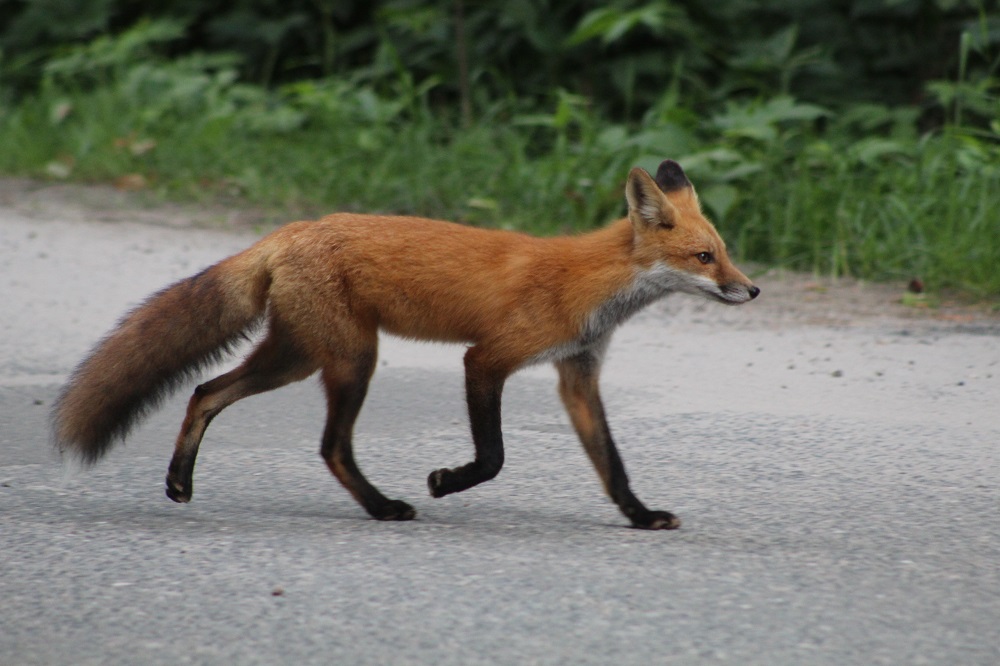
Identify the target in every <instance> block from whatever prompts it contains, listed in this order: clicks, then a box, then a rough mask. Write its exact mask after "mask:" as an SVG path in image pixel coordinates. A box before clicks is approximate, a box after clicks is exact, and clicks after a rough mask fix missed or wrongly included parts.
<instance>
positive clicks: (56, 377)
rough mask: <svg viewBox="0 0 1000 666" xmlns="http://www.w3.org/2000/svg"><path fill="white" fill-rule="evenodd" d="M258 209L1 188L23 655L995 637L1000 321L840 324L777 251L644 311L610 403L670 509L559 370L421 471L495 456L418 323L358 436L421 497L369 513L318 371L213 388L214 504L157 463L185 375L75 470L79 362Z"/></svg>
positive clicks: (625, 658)
mask: <svg viewBox="0 0 1000 666" xmlns="http://www.w3.org/2000/svg"><path fill="white" fill-rule="evenodd" d="M251 240H252V239H251V238H249V237H247V236H240V235H235V234H225V233H221V232H212V231H204V230H202V231H199V230H190V229H186V230H184V229H180V230H179V229H171V228H166V227H156V226H142V225H133V224H124V223H117V222H116V223H108V222H104V223H100V222H97V223H94V222H87V221H83V220H59V219H30V217H29V216H28V215H26V214H24V213H23V212H18V211H13V210H9V209H7V210H3V209H0V301H2V302H3V303H4V304H5V306H4V311H5V314H4V315H3V317H2V324H0V627H2V629H0V664H11V665H15V664H140V663H141V664H170V665H176V664H188V663H195V664H202V663H205V664H236V663H239V664H255V663H259V664H307V663H313V664H352V665H363V664H435V665H446V664H456V665H458V664H463V665H464V664H617V665H626V664H654V663H655V664H668V663H669V664H673V663H677V664H714V663H733V664H921V663H926V664H997V663H1000V629H998V627H1000V518H998V509H1000V460H998V454H997V446H998V440H1000V410H998V409H997V407H996V405H997V402H998V399H1000V336H998V335H997V328H996V327H995V325H993V324H988V325H986V326H973V325H966V326H964V327H963V326H957V325H950V324H947V323H934V322H931V323H926V322H924V323H920V322H913V321H908V320H896V319H893V318H885V317H876V318H870V319H866V320H861V321H856V322H849V323H846V324H844V325H841V326H834V327H831V326H819V325H814V324H812V323H810V322H809V321H804V320H802V318H796V317H794V316H793V317H789V318H782V312H786V311H794V310H795V308H796V307H797V302H796V300H795V299H787V300H786V301H784V302H780V303H777V304H776V303H774V302H773V301H772V303H771V304H770V305H768V304H767V298H768V295H769V285H768V280H767V278H766V277H765V278H763V279H762V280H761V281H760V284H761V286H762V288H763V290H764V296H763V297H762V299H761V302H760V303H755V304H751V305H749V306H746V307H745V308H741V309H729V308H723V307H722V306H715V305H713V304H704V305H702V304H699V303H696V302H694V301H690V300H685V299H683V298H679V299H677V300H675V301H667V302H665V303H663V304H657V305H656V306H654V307H653V308H651V309H650V310H649V311H647V312H645V313H643V314H641V315H640V316H638V317H637V318H636V319H635V320H634V321H633V322H630V323H629V324H628V325H627V326H626V327H624V328H623V329H622V330H621V331H620V332H619V333H618V334H617V335H616V338H615V340H614V342H613V344H612V350H611V353H610V354H609V358H608V363H607V370H606V375H605V379H604V393H605V400H606V403H607V407H608V412H609V414H610V417H611V422H612V428H613V430H614V433H615V435H616V437H617V439H618V441H619V444H620V448H621V451H622V454H623V456H624V458H625V462H626V465H627V467H628V469H629V471H630V473H631V476H632V479H633V485H634V488H635V490H636V492H637V494H638V495H639V496H640V497H642V498H644V499H645V501H646V502H647V503H648V504H650V505H651V506H652V507H654V508H664V509H670V510H672V511H674V512H676V513H678V514H679V515H680V516H681V517H682V518H683V520H684V527H683V528H682V529H681V530H679V531H676V532H643V531H637V530H633V529H629V528H627V527H626V526H625V525H626V521H625V520H624V519H623V518H622V517H621V516H620V515H618V513H617V510H616V509H615V508H614V506H613V505H612V504H611V503H610V502H609V501H607V500H606V499H605V498H604V497H603V496H602V494H601V492H600V488H599V484H598V482H597V479H596V475H595V474H594V473H593V471H592V470H591V469H590V468H589V466H588V463H587V462H586V460H585V458H584V455H583V453H582V452H581V451H580V450H579V446H578V444H577V443H576V441H575V439H574V438H573V436H572V434H571V432H570V429H569V426H568V422H567V419H566V418H565V417H564V416H563V414H562V413H561V411H560V407H559V405H558V401H557V398H556V396H555V391H554V386H555V374H554V372H553V371H552V370H551V369H549V368H544V367H543V368H536V369H532V370H530V371H527V372H525V373H523V374H521V375H518V376H516V377H515V378H514V379H513V380H512V381H511V382H510V383H509V385H508V388H507V392H506V394H505V404H504V422H505V433H506V437H507V443H508V449H507V450H508V455H507V460H508V462H507V465H506V467H505V469H504V471H503V472H502V474H501V475H500V476H499V477H498V478H497V479H496V480H495V481H493V482H490V483H488V484H485V485H483V486H480V487H479V488H476V489H473V490H471V491H469V492H466V493H462V494H458V495H454V496H450V497H448V498H445V499H442V500H434V499H432V498H430V497H429V496H428V495H427V493H426V490H425V485H424V483H425V481H424V479H425V478H426V475H427V473H428V472H429V471H430V470H432V469H435V468H437V467H440V466H442V465H455V464H460V463H463V462H465V461H466V460H467V459H468V458H469V457H470V455H471V445H470V443H469V441H468V435H467V426H466V424H465V416H464V413H463V408H464V406H463V400H462V393H461V391H462V377H461V374H460V368H461V361H460V359H461V353H462V350H461V349H460V348H454V347H452V348H449V347H443V346H434V345H420V344H411V343H404V342H400V341H397V340H386V341H385V342H384V344H383V347H382V350H381V357H380V363H379V365H380V367H379V371H378V373H377V375H376V379H375V381H374V383H373V386H372V389H371V393H370V398H369V400H368V403H367V404H366V407H365V410H364V412H363V414H362V419H361V421H360V422H359V425H358V430H357V436H356V446H357V449H358V455H359V460H360V463H361V465H362V467H363V468H364V469H365V470H366V472H367V474H368V475H369V477H370V478H371V479H372V480H373V481H374V482H375V483H376V484H377V485H379V486H380V487H381V488H382V489H383V490H384V491H385V492H386V493H387V494H389V495H390V496H394V497H398V498H401V499H405V500H407V501H409V502H411V503H412V504H414V505H415V507H416V508H417V511H418V520H416V521H414V522H411V523H390V524H385V523H378V522H375V521H372V520H369V519H367V517H366V516H365V515H364V514H363V512H362V511H361V509H360V508H359V507H358V506H357V505H356V504H355V503H354V502H353V500H351V499H350V497H349V496H348V495H347V493H346V492H344V491H343V490H342V489H341V488H340V487H339V486H338V485H337V484H336V483H335V481H334V480H333V479H332V478H330V477H329V474H328V473H327V471H326V469H325V466H324V465H323V464H322V462H321V460H320V459H319V457H318V456H317V449H318V440H319V435H320V432H321V429H322V426H323V405H322V399H321V395H320V391H319V387H318V384H317V383H316V381H315V380H313V379H311V380H307V381H305V382H302V383H300V384H297V385H295V386H291V387H288V388H285V389H282V390H281V391H278V392H275V393H272V394H269V395H266V396H261V397H255V398H252V399H248V400H246V401H244V402H243V403H240V404H238V405H236V406H234V407H232V408H231V409H230V410H228V411H227V412H225V413H224V414H223V415H222V416H220V417H219V418H218V419H216V421H215V422H214V423H213V424H212V427H211V428H210V429H209V431H208V435H207V437H206V440H205V443H204V446H203V447H202V455H201V457H200V459H199V463H198V469H197V472H196V474H195V496H194V501H193V503H191V504H190V505H185V506H181V505H177V504H173V503H172V502H170V501H168V500H167V499H166V498H165V497H164V495H163V490H162V486H163V475H164V473H165V471H166V465H167V462H168V460H169V456H170V448H171V445H172V440H173V437H174V435H175V432H176V429H177V427H178V425H179V423H180V418H181V414H182V410H183V406H184V403H185V401H186V398H187V393H188V389H185V390H184V391H183V392H182V393H181V394H179V395H177V396H175V398H174V399H172V400H170V401H169V402H168V403H167V404H166V406H165V407H164V409H163V410H162V411H160V412H159V413H157V414H156V416H155V417H153V418H152V419H151V420H150V421H148V422H147V423H146V424H145V425H144V426H143V427H142V428H140V429H139V430H138V431H137V432H136V433H135V435H134V436H133V437H132V439H131V440H130V441H129V442H128V444H127V445H126V446H125V447H122V448H119V449H117V450H115V451H114V452H113V453H112V454H111V455H110V456H109V457H108V458H107V459H106V460H105V461H103V462H102V463H101V464H100V465H98V466H97V467H95V468H93V469H91V470H74V469H67V468H64V467H63V466H62V465H61V464H60V463H59V462H58V460H57V458H56V456H55V455H54V454H53V453H52V451H51V450H50V448H49V446H48V434H47V429H46V418H47V412H48V409H49V408H50V406H51V404H52V401H53V399H54V396H55V394H56V391H57V390H58V385H59V382H60V381H61V380H62V379H63V378H64V377H65V375H66V373H67V372H68V371H69V370H70V369H71V367H72V366H73V365H74V364H75V363H76V362H77V361H78V360H79V359H80V358H81V357H82V355H83V354H84V353H85V352H86V350H87V349H88V348H89V347H90V346H91V345H92V344H93V343H94V342H95V341H96V340H97V339H98V338H99V337H100V336H101V335H102V334H103V333H104V332H105V331H106V330H107V328H108V327H109V326H110V325H111V324H112V323H113V322H114V321H115V320H116V319H117V317H118V316H119V315H120V314H121V313H122V312H123V311H124V309H125V308H127V307H128V306H129V305H131V304H134V303H135V302H136V301H138V300H139V299H141V298H142V297H143V296H145V295H146V294H147V293H149V292H150V291H152V290H154V289H156V288H158V287H160V286H163V285H164V284H166V283H167V282H168V281H170V280H173V279H175V278H179V277H182V276H184V275H187V274H190V273H192V272H194V271H195V270H197V269H199V268H201V267H203V266H204V265H206V264H208V263H210V262H212V261H214V260H215V259H217V258H220V257H221V256H224V255H226V254H229V253H231V252H232V251H235V250H237V249H239V248H241V247H243V246H245V245H246V244H248V243H249V242H250V241H251ZM773 291H774V290H772V292H773ZM778 292H780V290H778ZM757 305H760V306H761V309H760V311H754V310H752V308H754V307H755V306H757Z"/></svg>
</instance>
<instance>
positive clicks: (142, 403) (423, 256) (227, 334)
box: [53, 160, 759, 529]
mask: <svg viewBox="0 0 1000 666" xmlns="http://www.w3.org/2000/svg"><path fill="white" fill-rule="evenodd" d="M626 199H627V201H628V216H627V217H626V218H624V219H621V220H618V221H617V222H614V223H612V224H610V225H608V226H607V227H605V228H603V229H599V230H597V231H594V232H591V233H588V234H582V235H578V236H572V237H557V238H545V239H542V238H535V237H532V236H528V235H525V234H520V233H514V232H509V231H498V230H485V229H477V228H472V227H467V226H462V225H458V224H452V223H448V222H441V221H435V220H427V219H422V218H412V217H387V216H375V215H353V214H338V215H331V216H328V217H325V218H323V219H321V220H319V221H317V222H298V223H293V224H289V225H287V226H285V227H283V228H281V229H278V230H277V231H275V232H273V233H272V234H270V235H268V236H266V237H265V238H263V239H262V240H260V241H259V242H257V243H256V244H254V245H253V246H251V247H250V248H248V249H247V250H244V251H243V252H240V253H239V254H236V255H234V256H232V257H229V258H228V259H224V260H223V261H221V262H219V263H218V264H216V265H214V266H212V267H210V268H208V269H206V270H204V271H202V272H201V273H199V274H197V275H195V276H193V277H190V278H187V279H185V280H181V281H179V282H177V283H176V284H174V285H172V286H170V287H167V288H166V289H164V290H163V291H161V292H159V293H157V294H155V295H153V296H152V297H150V298H149V299H148V300H147V301H146V302H145V303H143V304H142V305H141V306H139V307H138V308H136V309H135V310H133V311H132V312H131V313H129V314H128V315H126V316H125V318H124V319H122V321H121V322H120V323H119V325H118V327H117V328H115V329H114V330H113V331H111V333H109V334H108V336H107V337H106V338H104V340H103V341H101V342H100V343H99V344H98V345H97V347H96V348H95V349H94V350H93V352H92V353H91V355H90V356H89V357H88V358H87V359H85V360H84V361H83V362H82V363H81V364H80V366H79V367H78V368H77V369H76V370H75V371H74V373H73V375H72V376H71V377H70V379H69V382H68V383H67V385H66V387H65V388H64V389H63V391H62V393H61V395H60V397H59V400H58V402H57V403H56V406H55V408H54V410H53V428H54V433H55V439H56V442H57V444H58V445H59V446H60V448H61V449H62V450H64V451H65V450H70V451H73V452H75V453H76V454H78V455H79V456H80V457H82V458H83V459H84V460H86V461H88V462H94V461H96V460H97V459H98V458H100V457H101V456H102V455H103V454H104V453H105V452H106V450H107V449H108V448H109V447H110V446H111V445H112V444H113V443H114V442H115V441H117V440H123V439H124V438H125V437H126V435H127V434H128V433H129V431H130V429H131V427H132V426H133V425H135V424H136V422H137V421H138V420H139V419H140V418H142V417H143V416H144V415H145V414H146V413H147V412H148V411H149V410H150V409H152V408H153V407H155V406H156V405H157V404H158V402H159V401H160V400H161V399H162V398H163V397H165V396H166V395H167V394H168V393H169V392H171V391H172V390H174V389H176V388H177V387H178V386H179V385H180V384H181V383H182V382H183V381H185V380H187V379H188V378H189V377H191V375H193V374H194V373H196V372H197V371H198V370H199V369H201V368H202V367H203V366H205V365H207V364H209V363H212V362H215V361H217V360H218V359H219V358H220V357H221V356H222V355H224V354H225V353H226V352H228V351H229V349H230V346H231V345H232V344H233V343H234V342H236V341H238V340H239V339H241V338H242V337H244V336H246V335H247V334H248V333H249V332H251V331H252V330H253V329H254V328H255V327H256V326H259V325H264V326H266V333H265V335H264V337H263V339H262V340H261V341H260V343H259V344H257V346H256V348H255V349H254V350H253V351H252V352H251V353H250V354H249V356H248V357H247V359H246V360H245V361H244V362H243V364H242V365H240V366H239V367H237V368H236V369H234V370H232V371H231V372H227V373H225V374H223V375H221V376H219V377H216V378H215V379H212V380H211V381H209V382H206V383H204V384H202V385H200V386H198V387H197V388H196V389H195V391H194V395H192V396H191V400H190V403H189V405H188V409H187V414H186V416H185V418H184V422H183V424H182V425H181V430H180V434H179V435H178V437H177V442H176V447H175V450H174V454H173V458H172V459H171V461H170V467H169V470H168V472H167V479H166V484H167V487H166V492H167V495H168V496H169V497H170V499H172V500H174V501H177V502H187V501H190V499H191V495H192V492H193V483H192V475H193V471H194V465H195V459H196V457H197V455H198V446H199V444H200V443H201V440H202V437H203V435H204V434H205V429H206V428H207V427H208V424H209V423H210V422H211V420H212V419H213V418H214V417H215V416H216V415H218V414H219V412H221V411H222V410H223V409H225V408H226V407H227V406H229V405H231V404H233V403H234V402H236V401H237V400H240V399H241V398H245V397H247V396H250V395H254V394H257V393H262V392H264V391H270V390H272V389H276V388H278V387H280V386H283V385H285V384H288V383H290V382H294V381H299V380H301V379H305V378H306V377H308V376H310V375H312V374H313V373H314V372H316V371H317V370H318V371H320V373H321V375H322V382H323V385H324V387H325V389H326V397H327V408H328V413H327V422H326V427H325V430H324V432H323V438H322V444H321V448H320V452H321V454H322V457H323V460H324V461H325V462H326V464H327V466H328V467H329V468H330V471H331V472H332V473H333V475H334V476H335V477H336V478H337V479H338V480H339V481H340V482H341V483H342V484H343V485H344V487H345V488H346V489H347V490H348V491H349V492H350V493H351V495H353V496H354V498H355V499H356V500H357V501H358V502H359V503H360V504H361V506H363V507H364V508H365V510H366V511H368V513H369V514H371V515H372V516H373V517H375V518H378V519H381V520H409V519H411V518H413V517H414V516H415V511H414V509H413V507H411V506H410V505H409V504H407V503H405V502H402V501H400V500H392V499H388V498H386V497H385V496H384V495H382V493H381V492H379V490H378V489H377V488H375V486H373V485H372V484H371V483H370V482H369V481H368V480H367V479H366V478H365V476H364V475H363V474H362V473H361V470H359V469H358V466H357V464H356V463H355V460H354V454H353V442H352V431H353V427H354V422H355V419H356V418H357V416H358V413H359V412H360V410H361V406H362V403H363V402H364V399H365V394H366V392H367V389H368V383H369V380H370V379H371V377H372V373H373V372H374V369H375V362H376V356H377V349H378V332H379V330H383V331H386V332H388V333H391V334H395V335H399V336H402V337H406V338H414V339H421V340H435V341H443V342H455V343H464V344H467V345H469V348H468V351H467V352H466V354H465V375H466V394H467V401H468V410H469V421H470V424H471V429H472V440H473V443H474V445H475V459H474V460H473V461H472V462H470V463H468V464H466V465H462V466H460V467H455V468H444V469H438V470H436V471H434V472H431V473H430V476H429V477H428V479H427V482H428V487H429V489H430V493H431V495H433V496H434V497H444V496H445V495H448V494H451V493H455V492H459V491H462V490H466V489H467V488H470V487H472V486H475V485H476V484H479V483H482V482H483V481H487V480H489V479H492V478H493V477H495V476H496V475H497V473H499V471H500V468H501V467H502V465H503V460H504V452H503V436H502V433H501V427H500V402H501V394H502V391H503V386H504V382H505V380H506V379H507V377H509V376H510V375H511V374H512V373H514V372H516V371H517V370H518V369H520V368H523V367H525V366H528V365H532V364H535V363H542V362H551V363H554V364H555V367H556V368H557V370H558V372H559V395H560V396H561V398H562V401H563V404H564V405H565V406H566V410H567V412H568V413H569V417H570V420H571V421H572V423H573V427H574V428H575V430H576V432H577V434H578V435H579V438H580V441H581V442H582V443H583V447H584V449H585V450H586V452H587V454H588V456H589V457H590V459H591V461H592V462H593V464H594V466H595V468H596V469H597V473H598V475H599V476H600V478H601V481H602V482H603V484H604V487H605V490H606V491H607V493H608V495H609V496H610V497H611V499H612V500H613V501H614V502H615V503H616V504H617V505H618V507H619V508H620V509H621V511H622V513H624V514H625V516H627V517H628V519H629V520H630V521H631V522H632V524H633V525H634V526H636V527H642V528H649V529H672V528H676V527H678V526H679V525H680V521H679V520H678V519H677V517H676V516H674V515H673V514H671V513H669V512H666V511H654V510H650V509H647V508H646V506H645V505H643V503H642V502H640V501H639V500H638V499H637V498H636V497H635V495H634V494H633V493H632V491H631V489H630V488H629V482H628V477H627V476H626V473H625V468H624V466H623V464H622V461H621V458H620V457H619V455H618V451H617V448H616V447H615V443H614V441H613V440H612V437H611V431H610V430H609V428H608V424H607V420H606V418H605V414H604V407H603V405H602V403H601V398H600V394H599V391H598V374H599V371H600V367H601V361H602V359H603V356H604V352H605V350H606V349H607V346H608V342H609V340H610V338H611V334H612V331H613V330H614V329H615V328H616V327H617V326H618V325H619V324H621V323H622V322H623V321H625V320H626V319H628V318H629V317H630V316H632V315H633V314H635V313H636V312H637V311H639V310H640V309H641V308H643V307H645V306H646V305H648V304H649V303H651V302H653V301H654V300H656V299H658V298H661V297H663V296H665V295H666V294H668V293H671V292H675V291H679V292H687V293H691V294H698V295H701V296H705V297H708V298H711V299H714V300H717V301H720V302H722V303H728V304H739V303H744V302H746V301H749V300H751V299H753V298H755V297H756V296H757V294H758V293H759V290H758V289H757V288H756V287H755V286H753V284H752V283H751V282H750V280H749V279H747V277H746V276H745V275H743V274H742V273H741V272H740V271H739V270H738V269H737V268H736V267H734V266H733V264H732V263H731V262H730V260H729V257H728V255H727V254H726V249H725V244H724V243H723V241H722V239H721V238H720V237H719V235H718V233H716V231H715V229H714V227H713V226H712V225H711V223H710V222H709V221H708V220H707V219H705V217H704V216H703V215H702V213H701V209H700V205H699V203H698V198H697V195H696V194H695V191H694V188H693V187H692V186H691V183H690V182H689V181H688V179H687V177H686V175H685V174H684V172H683V170H682V169H681V167H680V166H679V165H678V164H677V163H676V162H672V161H669V160H668V161H665V162H663V163H662V164H661V165H660V168H659V169H658V171H657V173H656V176H655V178H653V177H651V176H650V175H649V174H648V173H646V172H645V171H644V170H642V169H638V168H636V169H633V170H632V171H631V172H630V174H629V177H628V182H627V184H626Z"/></svg>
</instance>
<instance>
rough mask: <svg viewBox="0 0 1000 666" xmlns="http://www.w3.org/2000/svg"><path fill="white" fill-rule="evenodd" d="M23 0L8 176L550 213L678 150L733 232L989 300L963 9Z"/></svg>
mask: <svg viewBox="0 0 1000 666" xmlns="http://www.w3.org/2000/svg"><path fill="white" fill-rule="evenodd" d="M84 5H85V6H86V7H85V8H84V9H81V8H80V7H81V6H80V3H78V2H77V1H76V0H17V1H15V2H12V3H5V4H4V5H2V6H0V145H3V148H4V149H3V150H2V151H0V172H7V173H25V174H30V175H34V176H38V177H49V178H66V177H72V178H77V179H83V180H97V181H108V180H114V179H118V178H120V177H122V176H126V177H131V176H135V177H136V178H133V179H132V180H130V181H128V182H131V183H140V184H142V185H145V186H149V187H154V188H157V189H159V190H161V191H164V192H166V193H168V194H169V195H170V196H177V197H187V196H198V197H206V196H207V197H217V196H238V197H240V198H241V199H244V200H249V201H253V202H257V203H260V204H264V205H268V206H282V207H288V208H293V209H297V210H299V211H301V212H308V211H320V210H328V209H359V210H378V211H385V212H402V213H415V214H421V215H431V216H439V217H446V218H451V219H458V220H463V221H466V222H469V223H474V224H484V225H495V226H504V227H518V228H530V229H533V230H535V231H541V232H555V231H565V230H575V229H585V228H589V227H591V226H593V225H595V224H600V223H602V222H604V221H605V220H607V219H608V218H610V217H613V216H616V215H618V214H620V213H621V212H622V206H623V204H622V191H621V187H622V181H623V179H624V175H625V173H627V170H628V169H629V168H630V167H631V166H633V165H636V164H638V165H641V166H644V167H645V168H647V169H650V170H653V169H655V168H656V165H657V164H658V162H659V160H661V159H662V158H664V157H672V158H675V159H678V160H680V161H681V163H682V164H683V165H684V166H685V168H686V169H687V170H688V171H689V173H690V174H691V178H692V180H693V181H694V182H695V183H696V184H697V185H698V190H699V195H700V197H701V200H702V202H703V204H704V206H705V208H706V209H707V210H708V212H709V213H710V214H711V215H712V216H713V218H714V219H715V220H716V221H717V223H718V224H719V226H720V227H721V228H722V230H723V232H724V234H725V235H726V237H727V238H728V239H730V244H731V245H732V246H734V248H735V249H736V250H737V251H738V252H739V253H740V254H742V255H744V256H746V257H750V258H756V259H759V260H762V261H767V262H771V263H777V264H781V265H785V266H788V267H791V268H799V269H806V270H815V271H821V272H827V273H834V274H844V273H850V274H853V275H861V276H868V277H875V278H891V279H898V278H909V277H912V276H914V275H919V276H920V277H922V278H923V279H924V281H925V282H926V283H927V284H928V285H929V286H931V287H932V288H943V287H957V288H960V289H964V290H967V291H972V292H976V293H979V294H982V295H1000V225H998V224H997V223H996V222H997V219H996V213H995V203H994V202H996V201H1000V167H998V166H997V165H1000V76H998V68H1000V9H997V8H995V7H993V6H988V5H986V4H984V3H981V2H975V1H973V0H845V2H838V3H829V2H824V1H821V0H794V1H793V0H783V1H780V2H768V3H762V2H760V1H759V0H719V1H718V2H713V3H699V2H694V1H693V0H646V1H645V2H640V1H638V0H615V1H613V2H610V3H608V2H597V0H576V1H574V2H561V3H555V2H551V1H550V0H513V1H508V2H499V0H479V1H477V2H474V3H473V2H469V1H468V0H449V1H448V2H443V1H442V2H417V1H416V0H383V1H382V2H376V3H368V2H359V1H351V0H285V1H283V2H278V1H277V0H231V1H230V2H227V3H208V2H205V1H204V0H182V1H179V2H170V3H165V2H152V3H136V2H126V1H124V0H97V1H94V2H89V3H84Z"/></svg>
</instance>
